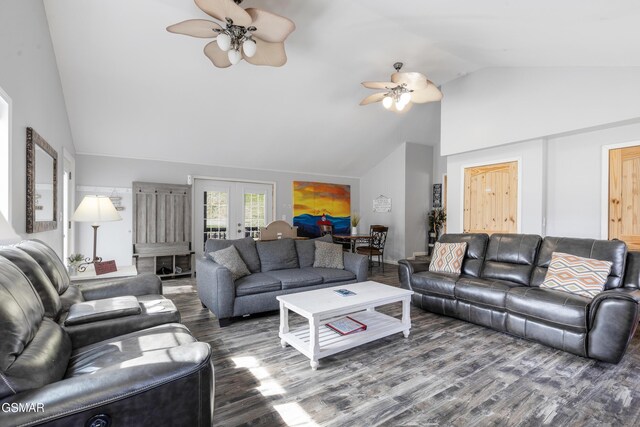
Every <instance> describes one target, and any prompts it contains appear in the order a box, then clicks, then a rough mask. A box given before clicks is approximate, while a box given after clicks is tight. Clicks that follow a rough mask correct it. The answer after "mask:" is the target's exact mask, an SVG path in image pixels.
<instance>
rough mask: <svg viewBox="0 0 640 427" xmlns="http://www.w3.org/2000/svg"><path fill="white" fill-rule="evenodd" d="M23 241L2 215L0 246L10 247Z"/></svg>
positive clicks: (0, 221) (0, 218) (0, 219)
mask: <svg viewBox="0 0 640 427" xmlns="http://www.w3.org/2000/svg"><path fill="white" fill-rule="evenodd" d="M20 240H22V239H21V237H20V236H18V234H17V233H16V232H15V230H14V229H13V227H12V226H11V224H9V222H8V221H7V220H6V219H4V215H2V214H1V213H0V245H10V244H12V243H18V242H19V241H20Z"/></svg>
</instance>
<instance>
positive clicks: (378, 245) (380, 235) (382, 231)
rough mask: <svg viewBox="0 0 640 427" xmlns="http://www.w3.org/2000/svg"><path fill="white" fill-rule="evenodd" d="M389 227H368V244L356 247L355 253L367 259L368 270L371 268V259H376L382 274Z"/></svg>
mask: <svg viewBox="0 0 640 427" xmlns="http://www.w3.org/2000/svg"><path fill="white" fill-rule="evenodd" d="M388 231H389V227H386V226H384V225H372V226H371V227H369V236H370V237H369V244H368V245H367V246H358V247H357V248H356V252H357V253H359V254H361V255H366V256H368V257H369V270H371V269H372V268H373V257H374V256H377V257H378V265H379V266H380V265H382V272H383V273H384V245H385V243H386V241H387V232H388Z"/></svg>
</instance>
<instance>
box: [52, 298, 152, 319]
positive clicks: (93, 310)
mask: <svg viewBox="0 0 640 427" xmlns="http://www.w3.org/2000/svg"><path fill="white" fill-rule="evenodd" d="M140 311H141V310H140V304H139V303H138V299H137V298H136V297H134V296H131V295H128V296H122V297H114V298H106V299H98V300H93V301H85V302H81V303H79V304H74V305H72V306H71V307H70V308H69V313H68V314H67V317H66V319H65V320H64V324H65V326H71V325H81V324H83V323H89V322H97V321H100V320H107V319H116V318H118V317H124V316H131V315H135V314H140Z"/></svg>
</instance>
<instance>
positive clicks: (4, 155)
mask: <svg viewBox="0 0 640 427" xmlns="http://www.w3.org/2000/svg"><path fill="white" fill-rule="evenodd" d="M10 206H11V99H10V98H9V96H8V95H7V94H6V93H5V92H4V91H3V90H2V88H0V212H1V213H2V215H4V217H5V218H7V219H9V218H10V216H11V212H10Z"/></svg>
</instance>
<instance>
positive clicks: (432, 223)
mask: <svg viewBox="0 0 640 427" xmlns="http://www.w3.org/2000/svg"><path fill="white" fill-rule="evenodd" d="M428 219H429V230H431V231H433V232H434V233H436V234H438V232H439V231H440V229H441V228H442V227H443V226H444V225H445V223H446V222H447V213H446V212H445V211H444V209H442V208H435V209H431V211H430V212H429V218H428Z"/></svg>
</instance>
